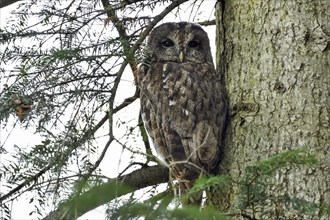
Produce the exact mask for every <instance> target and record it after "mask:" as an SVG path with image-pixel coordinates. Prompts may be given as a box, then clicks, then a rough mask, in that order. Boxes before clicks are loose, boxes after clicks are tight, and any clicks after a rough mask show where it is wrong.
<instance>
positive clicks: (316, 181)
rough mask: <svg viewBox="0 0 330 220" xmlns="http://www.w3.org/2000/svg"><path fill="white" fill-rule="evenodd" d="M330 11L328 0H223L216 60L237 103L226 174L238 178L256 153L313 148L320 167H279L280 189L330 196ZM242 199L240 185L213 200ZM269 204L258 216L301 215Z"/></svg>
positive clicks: (322, 200)
mask: <svg viewBox="0 0 330 220" xmlns="http://www.w3.org/2000/svg"><path fill="white" fill-rule="evenodd" d="M329 12H330V1H327V0H318V1H317V0H316V1H314V0H289V1H279V0H269V1H242V0H232V1H227V0H225V1H219V2H218V3H217V9H216V16H217V47H218V48H217V49H218V50H217V66H218V70H219V73H220V75H221V76H222V78H224V79H225V84H226V87H227V90H228V95H229V99H230V108H231V109H230V111H231V122H230V128H229V132H228V133H229V134H228V136H227V140H226V142H227V144H226V153H225V158H224V160H223V162H222V164H221V171H220V172H221V173H222V174H229V175H230V176H231V177H233V179H239V177H241V176H242V175H243V174H244V169H245V167H246V166H247V165H251V164H253V163H254V162H255V161H257V160H262V159H266V158H268V157H270V156H272V155H275V154H278V153H280V152H283V151H286V150H290V149H308V151H310V152H312V153H314V154H316V155H317V158H318V160H319V164H318V165H317V167H313V168H304V169H299V170H298V169H297V170H295V169H287V170H286V171H285V172H280V173H279V174H278V175H276V177H275V179H276V180H275V181H276V183H277V184H276V187H274V188H273V189H272V190H273V193H274V194H276V195H288V196H295V197H299V198H303V199H306V200H307V201H309V202H313V203H316V204H318V205H322V204H329V203H330V201H329V200H330V191H329V189H330V183H329V176H330V172H329V170H330V169H329V164H330V163H329V162H330V160H329V158H330V157H329V142H330V131H329V108H330V106H329V104H330V103H329V85H330V65H329V62H330V56H329V50H330V43H329V41H330V18H329ZM237 199H238V198H237V189H235V187H233V188H232V190H231V192H230V193H229V194H226V193H221V195H217V198H213V203H215V205H216V206H218V207H219V208H220V209H222V210H227V211H229V210H230V209H231V208H232V207H233V206H234V203H235V201H237ZM214 201H216V202H214ZM216 203H217V204H216ZM264 208H265V207H264ZM268 209H269V210H268V212H267V213H268V214H267V216H259V219H294V217H295V216H299V213H294V212H293V211H292V210H289V209H288V207H268ZM299 217H301V216H299ZM328 217H329V216H326V217H325V216H323V217H322V216H321V213H313V215H310V216H308V217H305V218H304V219H326V218H328Z"/></svg>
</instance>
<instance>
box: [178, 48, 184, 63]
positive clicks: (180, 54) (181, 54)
mask: <svg viewBox="0 0 330 220" xmlns="http://www.w3.org/2000/svg"><path fill="white" fill-rule="evenodd" d="M183 58H184V55H183V51H182V50H181V51H180V53H179V60H180V63H182V62H183Z"/></svg>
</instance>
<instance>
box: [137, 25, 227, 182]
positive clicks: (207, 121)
mask: <svg viewBox="0 0 330 220" xmlns="http://www.w3.org/2000/svg"><path fill="white" fill-rule="evenodd" d="M138 77H139V79H138V85H139V87H140V99H141V111H142V118H143V121H144V124H145V127H146V129H147V131H148V134H149V136H150V137H151V139H152V140H153V143H154V147H155V149H156V151H157V153H158V155H159V157H160V158H162V160H163V161H164V162H165V163H166V164H167V165H168V166H169V168H170V171H171V173H172V176H173V178H175V179H176V180H178V181H180V182H181V183H182V184H181V185H183V186H184V187H185V188H190V187H192V185H193V182H194V180H195V179H197V178H198V177H199V176H200V175H201V174H202V173H210V172H212V170H214V168H216V167H217V165H218V163H219V159H220V156H221V155H220V154H221V152H222V148H223V135H224V132H225V128H226V118H227V103H226V96H225V91H224V88H223V86H222V85H221V84H220V82H219V80H218V79H217V76H216V71H215V68H214V65H213V61H212V55H211V50H210V45H209V39H208V37H207V34H206V32H205V31H204V30H203V29H202V28H201V27H200V26H199V25H196V24H192V23H186V22H180V23H164V24H162V25H160V26H158V27H156V28H155V29H154V30H153V31H152V33H150V36H149V39H148V43H147V47H146V59H145V61H144V63H143V64H142V65H141V67H140V70H139V75H138Z"/></svg>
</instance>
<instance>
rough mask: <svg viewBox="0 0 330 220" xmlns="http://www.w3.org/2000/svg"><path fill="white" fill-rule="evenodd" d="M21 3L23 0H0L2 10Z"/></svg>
mask: <svg viewBox="0 0 330 220" xmlns="http://www.w3.org/2000/svg"><path fill="white" fill-rule="evenodd" d="M19 1H21V0H0V8H4V7H6V6H8V5H11V4H14V3H16V2H19Z"/></svg>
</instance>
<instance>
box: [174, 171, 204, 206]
mask: <svg viewBox="0 0 330 220" xmlns="http://www.w3.org/2000/svg"><path fill="white" fill-rule="evenodd" d="M201 175H202V172H200V170H196V169H194V168H191V167H190V166H189V167H188V166H186V165H178V166H175V168H174V169H173V176H174V178H175V179H176V180H177V181H178V186H179V195H180V200H181V204H182V206H183V207H185V206H197V207H200V206H201V204H202V197H203V191H202V190H200V191H199V192H190V189H191V188H192V187H193V186H194V183H195V181H196V179H198V178H199V177H200V176H201Z"/></svg>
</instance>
